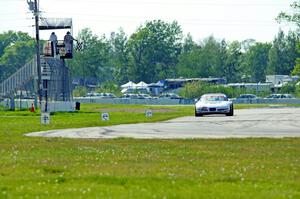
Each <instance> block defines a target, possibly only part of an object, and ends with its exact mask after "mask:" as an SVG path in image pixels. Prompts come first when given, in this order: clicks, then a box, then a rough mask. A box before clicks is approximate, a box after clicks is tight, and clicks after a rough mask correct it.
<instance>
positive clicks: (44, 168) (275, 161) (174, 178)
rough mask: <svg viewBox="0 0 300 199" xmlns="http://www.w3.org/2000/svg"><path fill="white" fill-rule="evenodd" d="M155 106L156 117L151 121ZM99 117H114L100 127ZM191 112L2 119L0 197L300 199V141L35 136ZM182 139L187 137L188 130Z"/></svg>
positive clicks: (11, 115) (86, 111)
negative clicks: (44, 120) (45, 121)
mask: <svg viewBox="0 0 300 199" xmlns="http://www.w3.org/2000/svg"><path fill="white" fill-rule="evenodd" d="M147 108H151V109H152V110H154V115H155V117H153V118H151V119H146V118H145V116H144V110H145V109H147ZM100 112H110V113H111V121H110V122H106V123H104V122H102V121H101V120H100ZM184 115H193V107H192V106H187V107H177V106H152V107H149V106H122V105H118V106H111V105H83V107H82V111H80V112H78V113H56V114H54V115H52V118H51V120H52V121H51V125H49V126H41V125H40V124H39V115H38V114H32V113H29V112H1V113H0V198H208V199H209V198H230V199H232V198H233V199H234V198H238V199H240V198H245V199H248V198H264V199H265V198H276V199H277V198H278V199H281V198H300V147H299V146H300V139H299V138H293V139H292V138H290V139H225V140H205V139H204V140H200V139H198V140H134V139H122V138H121V139H113V140H79V139H61V138H31V137H30V138H29V137H24V136H23V134H24V133H27V132H31V131H38V130H46V129H54V128H70V127H83V126H101V125H111V124H118V123H121V122H122V123H134V122H153V121H159V120H165V119H170V118H173V117H178V116H184ZM183 133H184V132H183Z"/></svg>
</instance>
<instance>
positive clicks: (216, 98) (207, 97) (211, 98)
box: [203, 95, 227, 102]
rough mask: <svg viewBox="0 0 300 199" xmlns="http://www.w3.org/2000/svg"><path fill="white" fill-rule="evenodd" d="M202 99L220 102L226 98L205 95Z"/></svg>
mask: <svg viewBox="0 0 300 199" xmlns="http://www.w3.org/2000/svg"><path fill="white" fill-rule="evenodd" d="M203 100H204V101H209V102H220V101H227V98H226V97H225V96H221V95H220V96H205V97H204V99H203Z"/></svg>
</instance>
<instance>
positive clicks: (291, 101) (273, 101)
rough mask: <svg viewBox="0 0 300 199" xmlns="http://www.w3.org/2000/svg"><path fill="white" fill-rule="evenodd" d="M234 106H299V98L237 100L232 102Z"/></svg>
mask: <svg viewBox="0 0 300 199" xmlns="http://www.w3.org/2000/svg"><path fill="white" fill-rule="evenodd" d="M233 103H236V104H300V99H299V98H291V99H260V98H259V99H238V100H233Z"/></svg>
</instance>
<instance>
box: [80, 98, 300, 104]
mask: <svg viewBox="0 0 300 199" xmlns="http://www.w3.org/2000/svg"><path fill="white" fill-rule="evenodd" d="M74 101H76V102H80V103H98V104H146V105H147V104H149V105H180V104H187V105H192V104H195V101H194V99H122V98H113V99H103V98H93V97H84V98H83V97H82V98H74ZM233 103H236V104H300V99H299V98H295V99H254V100H253V99H250V100H248V99H241V100H233Z"/></svg>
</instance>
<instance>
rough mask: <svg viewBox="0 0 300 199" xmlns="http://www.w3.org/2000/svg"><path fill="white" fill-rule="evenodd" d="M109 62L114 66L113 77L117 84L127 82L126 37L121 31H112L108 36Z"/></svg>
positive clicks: (127, 58)
mask: <svg viewBox="0 0 300 199" xmlns="http://www.w3.org/2000/svg"><path fill="white" fill-rule="evenodd" d="M109 41H110V56H111V57H110V62H111V65H112V66H113V67H114V68H115V70H114V79H115V81H116V82H117V83H118V84H123V83H125V82H128V81H129V80H130V79H129V55H128V48H127V41H128V38H127V36H126V34H125V32H124V31H123V29H121V28H120V29H119V31H118V32H116V33H115V32H113V33H112V34H111V37H110V40H109Z"/></svg>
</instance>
